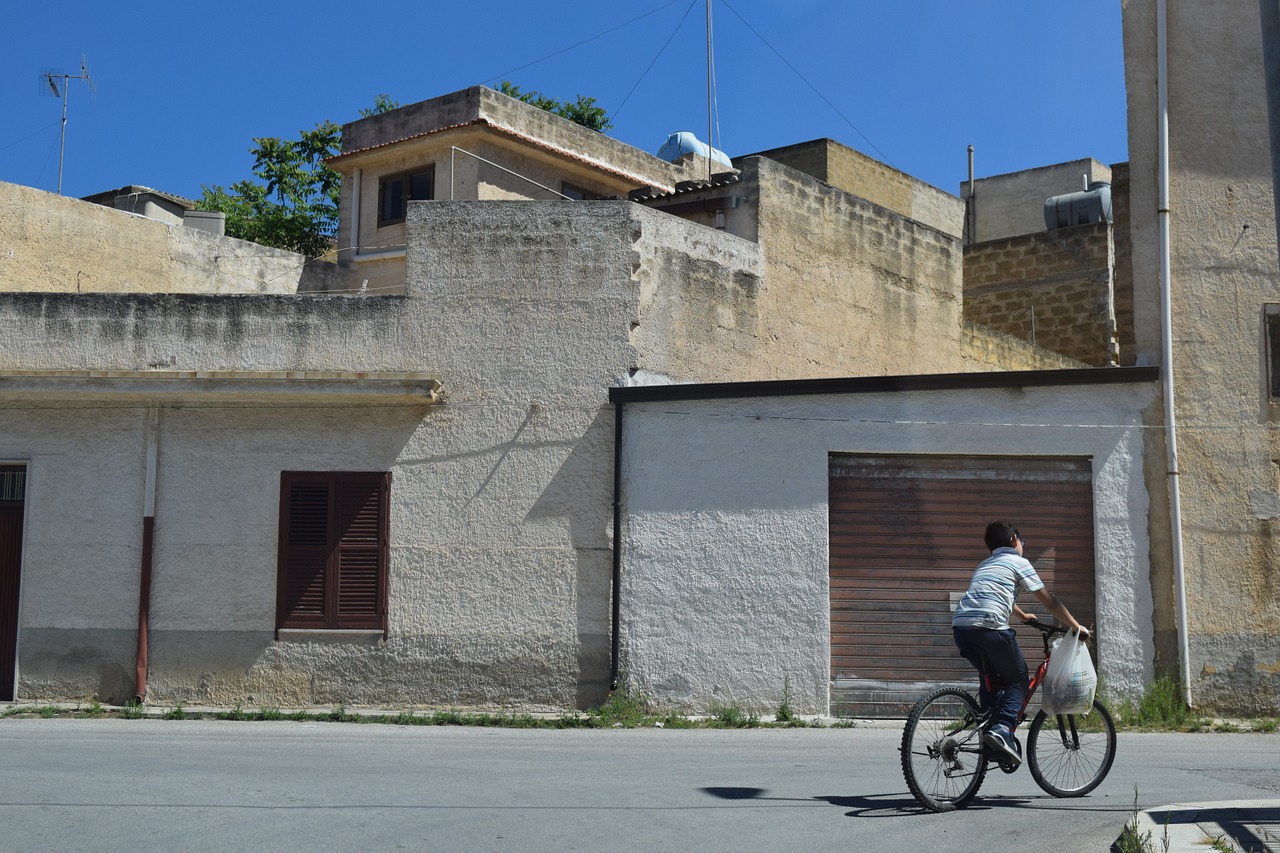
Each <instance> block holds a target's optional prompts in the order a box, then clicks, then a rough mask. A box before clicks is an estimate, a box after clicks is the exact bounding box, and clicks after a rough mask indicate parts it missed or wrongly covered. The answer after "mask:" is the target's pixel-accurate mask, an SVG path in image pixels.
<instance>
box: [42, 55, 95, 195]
mask: <svg viewBox="0 0 1280 853" xmlns="http://www.w3.org/2000/svg"><path fill="white" fill-rule="evenodd" d="M40 80H41V83H42V85H41V87H40V91H41V92H42V93H44V94H52V95H53V96H54V97H55V98H57V97H61V98H62V137H61V140H60V141H59V143H58V195H62V159H63V156H64V155H65V154H66V151H67V93H68V92H69V91H70V90H71V81H72V80H83V81H84V82H85V85H86V86H88V87H89V92H90V93H91V94H93V95H94V96H97V94H98V89H97V87H96V86H94V85H93V77H92V76H91V75H90V74H89V61H88V60H87V59H86V58H85V55H84V53H83V52H81V54H80V73H79V74H67V73H64V72H60V71H44V72H41V74H40ZM59 81H61V82H62V86H61V88H59V86H58V82H59ZM46 87H47V88H46Z"/></svg>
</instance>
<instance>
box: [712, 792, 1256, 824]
mask: <svg viewBox="0 0 1280 853" xmlns="http://www.w3.org/2000/svg"><path fill="white" fill-rule="evenodd" d="M699 790H701V791H702V792H703V793H704V794H708V795H710V796H712V797H715V798H716V799H719V800H725V801H736V802H747V801H751V802H760V803H808V804H816V803H827V804H829V805H832V806H836V807H837V808H843V809H848V811H846V812H845V816H846V817H869V818H874V817H902V816H904V815H913V814H916V815H928V814H934V812H931V811H929V810H928V809H926V808H924V807H923V806H921V805H920V804H919V803H918V802H916V799H915V797H913V796H911V794H910V793H908V792H906V791H901V792H894V793H885V794H861V795H852V796H851V795H842V794H828V795H820V796H816V797H774V796H770V795H769V789H768V788H751V787H745V786H708V787H703V788H700V789H699ZM1064 807H1066V806H1065V805H1064V803H1063V801H1062V800H1060V799H1058V798H1056V797H1050V796H1047V795H1045V796H1037V795H1031V796H1025V797H1020V796H1009V795H1005V794H1002V795H999V796H990V797H983V796H978V797H975V798H974V800H973V801H972V802H970V803H969V805H968V806H966V807H965V811H970V812H974V811H985V810H989V809H997V808H1015V809H1047V808H1057V809H1061V808H1064ZM1070 808H1072V809H1074V810H1077V811H1097V812H1117V813H1120V812H1124V811H1126V807H1124V806H1119V805H1106V806H1103V805H1098V806H1082V805H1078V804H1077V803H1076V802H1073V803H1072V805H1071V806H1070ZM1262 811H1264V812H1265V811H1268V810H1266V809H1263V810H1262Z"/></svg>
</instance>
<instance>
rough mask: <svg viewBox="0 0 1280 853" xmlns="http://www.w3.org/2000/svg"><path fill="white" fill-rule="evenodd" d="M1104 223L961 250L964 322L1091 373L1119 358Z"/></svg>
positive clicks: (1110, 260)
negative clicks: (1051, 353) (1091, 368)
mask: <svg viewBox="0 0 1280 853" xmlns="http://www.w3.org/2000/svg"><path fill="white" fill-rule="evenodd" d="M1113 268H1114V246H1113V240H1112V233H1111V226H1110V225H1109V224H1107V223H1094V224H1090V225H1079V226H1076V227H1073V228H1063V229H1058V230H1056V231H1045V232H1040V233H1038V234H1027V235H1024V236H1021V237H1009V238H1006V239H1001V240H991V241H989V242H986V243H978V244H975V245H971V246H966V247H965V249H964V316H965V319H966V320H970V321H972V322H975V323H979V324H981V325H984V326H989V327H991V328H992V329H995V330H997V331H1000V332H1004V333H1006V334H1009V335H1013V336H1015V337H1019V338H1022V339H1023V340H1026V341H1030V342H1031V343H1033V344H1035V345H1037V346H1040V347H1044V348H1046V349H1050V350H1053V351H1055V352H1059V353H1062V354H1063V355H1066V356H1069V357H1071V358H1073V359H1076V360H1078V361H1081V362H1083V363H1085V364H1088V365H1092V366H1095V367H1101V366H1104V365H1108V364H1116V363H1117V361H1118V359H1119V345H1118V335H1117V329H1116V313H1115V303H1114V273H1113Z"/></svg>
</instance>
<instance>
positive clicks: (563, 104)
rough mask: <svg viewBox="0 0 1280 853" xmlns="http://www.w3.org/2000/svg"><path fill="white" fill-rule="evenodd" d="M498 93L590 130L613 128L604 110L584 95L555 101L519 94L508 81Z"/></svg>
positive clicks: (500, 86) (535, 92)
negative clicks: (574, 98) (576, 98)
mask: <svg viewBox="0 0 1280 853" xmlns="http://www.w3.org/2000/svg"><path fill="white" fill-rule="evenodd" d="M498 91H499V92H501V93H502V94H504V95H509V96H510V97H512V98H515V99H516V100H517V101H524V102H525V103H526V104H531V105H533V106H535V107H537V108H538V109H542V110H546V111H547V112H549V113H552V114H554V115H558V116H560V117H561V118H567V119H568V120H569V121H571V122H574V123H575V124H580V125H582V126H583V127H585V128H588V129H590V130H596V131H599V132H601V133H603V132H605V131H606V130H608V129H609V128H611V127H613V122H611V121H609V116H608V114H606V113H605V111H604V109H602V108H601V107H597V106H596V105H595V103H596V99H595V98H588V97H587V96H586V95H579V96H578V100H576V101H557V100H556V99H555V98H548V97H547V96H546V95H544V94H542V93H541V92H537V91H533V92H521V91H520V87H519V86H517V85H515V84H514V83H512V82H511V81H510V80H503V81H502V82H501V83H500V84H499V85H498Z"/></svg>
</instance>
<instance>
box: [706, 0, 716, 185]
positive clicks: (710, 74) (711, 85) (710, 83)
mask: <svg viewBox="0 0 1280 853" xmlns="http://www.w3.org/2000/svg"><path fill="white" fill-rule="evenodd" d="M712 45H713V42H712V40H711V0H707V180H708V181H710V180H711V164H712V159H711V149H712V148H714V147H715V146H714V141H713V138H712V136H711V116H712V111H713V110H714V104H715V93H714V89H715V49H714V47H713V46H712Z"/></svg>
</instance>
